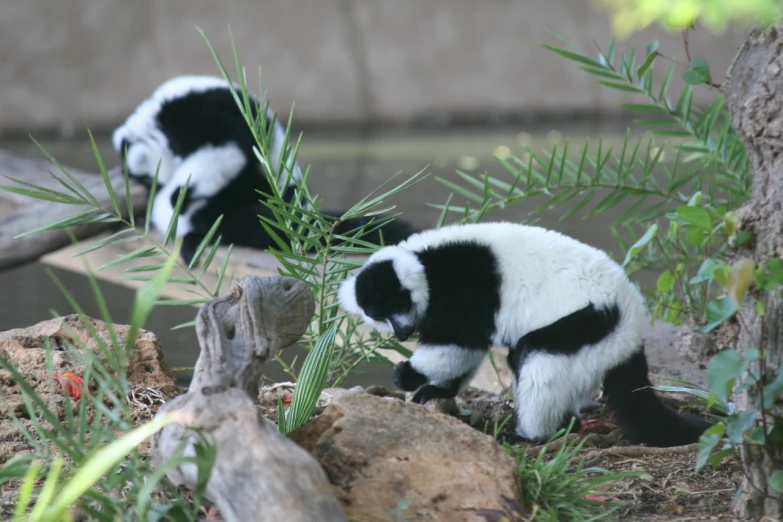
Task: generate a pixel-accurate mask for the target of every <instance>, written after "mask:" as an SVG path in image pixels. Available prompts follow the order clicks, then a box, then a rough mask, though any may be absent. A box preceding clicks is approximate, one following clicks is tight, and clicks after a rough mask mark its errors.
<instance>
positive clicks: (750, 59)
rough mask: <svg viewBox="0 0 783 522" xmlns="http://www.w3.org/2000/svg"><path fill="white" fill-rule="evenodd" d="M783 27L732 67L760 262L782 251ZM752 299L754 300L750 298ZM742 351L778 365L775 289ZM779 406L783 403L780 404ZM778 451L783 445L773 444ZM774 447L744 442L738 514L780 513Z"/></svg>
mask: <svg viewBox="0 0 783 522" xmlns="http://www.w3.org/2000/svg"><path fill="white" fill-rule="evenodd" d="M782 53H783V27H780V26H778V27H772V28H770V29H768V30H759V29H754V30H752V31H751V32H750V34H749V35H748V38H747V40H746V41H745V43H744V44H743V45H742V46H741V47H740V49H739V50H738V52H737V55H736V56H735V58H734V61H733V62H732V65H731V66H730V67H729V72H728V77H729V78H728V80H727V83H726V87H725V91H726V100H727V104H728V108H729V111H730V113H731V120H732V126H733V127H734V129H735V130H736V131H737V133H738V134H739V136H740V137H741V138H742V140H743V141H744V142H745V146H746V148H747V151H748V154H749V157H750V162H751V167H752V169H753V172H754V176H753V190H752V197H751V199H750V201H749V202H748V203H747V204H746V205H745V206H744V207H743V208H741V209H740V210H739V211H738V217H739V221H740V223H739V226H740V228H741V229H743V230H748V231H750V232H752V234H753V238H754V240H753V242H752V243H751V244H750V246H749V247H747V248H745V249H744V251H741V252H739V253H738V255H739V256H740V257H751V258H753V259H754V260H755V261H756V262H757V263H758V262H763V261H765V260H767V259H769V258H770V257H771V256H773V255H774V254H777V255H780V256H783V154H782V153H783V54H782ZM746 301H749V300H746ZM741 317H742V328H741V331H740V334H739V338H738V348H739V350H740V351H747V350H748V349H751V348H756V347H759V346H760V345H762V346H763V347H764V348H765V349H766V364H767V366H768V367H770V368H775V369H777V368H780V367H781V363H782V362H783V299H782V298H781V295H780V293H779V292H771V293H770V295H769V298H768V300H767V302H766V318H765V319H764V320H762V318H761V317H760V316H759V315H758V313H757V312H756V309H755V307H754V306H753V304H746V305H745V306H744V307H743V309H742V310H741ZM756 400H757V397H756V394H755V391H754V390H746V391H744V392H742V393H739V394H737V396H736V403H737V407H738V409H739V410H753V409H755V408H756ZM776 409H777V410H778V411H776V412H775V413H776V414H778V415H779V414H781V413H783V411H781V409H780V408H779V407H778V408H776ZM771 449H772V452H773V453H777V456H780V450H781V449H783V448H771ZM768 457H770V455H769V454H768V452H767V451H766V450H764V449H762V448H759V447H758V446H744V447H743V450H742V459H743V465H744V467H745V470H746V474H747V477H746V478H745V480H744V483H743V490H742V495H741V497H740V499H739V502H738V504H737V507H736V512H735V516H736V517H737V518H738V519H740V520H780V519H781V516H782V515H783V503H781V502H780V501H779V500H776V499H775V498H771V497H770V496H769V495H768V493H771V494H772V495H774V492H770V491H769V489H768V485H767V479H768V477H769V475H770V473H771V472H772V469H771V467H772V466H770V465H768V464H766V465H765V463H764V462H765V461H766V460H767V458H768Z"/></svg>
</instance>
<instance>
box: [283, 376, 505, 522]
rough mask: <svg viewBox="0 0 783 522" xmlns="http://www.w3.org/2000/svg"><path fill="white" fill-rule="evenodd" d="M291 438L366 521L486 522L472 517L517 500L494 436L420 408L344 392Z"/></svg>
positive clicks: (348, 509) (346, 504)
mask: <svg viewBox="0 0 783 522" xmlns="http://www.w3.org/2000/svg"><path fill="white" fill-rule="evenodd" d="M290 436H291V438H292V439H293V440H294V441H296V442H297V443H298V444H300V445H301V446H302V447H304V448H305V449H306V450H308V451H309V452H310V453H311V454H313V456H315V458H316V459H318V461H319V462H320V463H321V466H323V467H324V469H325V470H326V473H327V475H328V476H329V480H330V482H331V483H332V484H333V485H334V487H335V489H336V493H337V497H338V499H339V500H340V502H341V504H342V506H343V508H344V509H345V510H346V512H347V514H348V515H349V517H353V518H355V519H358V520H362V521H363V522H376V521H390V522H396V521H397V520H402V519H405V518H406V517H410V519H411V520H416V521H429V520H431V521H436V520H437V521H443V520H448V521H449V522H460V521H476V522H478V521H482V522H483V521H484V520H485V519H484V518H480V517H478V516H477V515H476V511H478V510H479V509H481V508H491V509H501V503H500V502H501V496H502V495H504V496H506V497H510V498H518V493H517V486H516V482H515V476H516V474H515V472H514V462H513V459H512V458H511V456H510V455H509V454H508V453H507V452H506V451H505V450H504V449H503V448H502V447H501V446H499V445H498V444H497V443H496V442H495V441H494V440H493V439H492V437H490V436H488V435H484V434H483V433H481V432H479V431H477V430H474V429H472V428H471V427H469V426H468V425H466V424H465V423H463V422H461V421H459V420H457V419H455V418H453V417H449V416H447V415H442V414H438V413H432V412H430V411H428V410H427V409H426V408H425V407H423V406H420V405H418V404H412V403H406V402H403V401H401V400H399V399H395V398H381V397H376V396H373V395H370V394H367V393H361V392H348V391H345V392H342V393H339V394H337V395H336V396H335V397H334V398H333V400H332V402H331V403H330V404H329V406H328V407H327V408H326V410H325V411H324V413H323V414H322V415H320V416H319V417H317V418H315V419H313V420H312V421H311V422H310V423H308V424H306V425H305V426H303V427H301V428H299V429H298V430H296V431H294V432H292V433H291V434H290ZM401 502H402V503H403V504H402V506H403V507H404V506H405V504H406V503H407V504H408V506H407V508H405V509H404V510H403V509H398V508H399V507H400V503H401ZM389 509H395V510H396V512H394V514H392V513H390V512H389ZM398 516H399V517H400V518H399V519H398V518H397V517H398Z"/></svg>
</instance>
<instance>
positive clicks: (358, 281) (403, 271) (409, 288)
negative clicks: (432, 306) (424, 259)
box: [338, 246, 429, 341]
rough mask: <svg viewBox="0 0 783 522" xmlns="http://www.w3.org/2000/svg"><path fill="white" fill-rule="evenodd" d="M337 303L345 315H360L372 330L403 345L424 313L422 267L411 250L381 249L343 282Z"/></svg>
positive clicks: (425, 292)
mask: <svg viewBox="0 0 783 522" xmlns="http://www.w3.org/2000/svg"><path fill="white" fill-rule="evenodd" d="M338 299H339V301H340V305H341V306H342V307H343V308H344V309H345V310H346V311H347V312H349V313H352V314H355V315H360V316H361V317H362V319H363V320H364V322H365V323H367V324H369V325H370V326H372V327H373V328H374V329H375V330H377V331H379V332H384V333H393V334H394V336H395V337H396V338H397V339H399V340H400V341H405V340H406V339H408V337H410V336H411V335H413V332H415V331H416V323H417V321H418V320H419V319H420V318H421V316H422V315H423V313H424V311H425V310H426V309H427V302H428V299H429V288H428V285H427V278H426V275H425V273H424V266H423V265H422V264H421V261H419V258H418V257H417V256H416V254H415V253H413V252H411V251H410V250H407V249H405V248H402V247H400V246H389V247H385V248H382V249H380V250H378V251H377V252H375V253H374V254H373V255H372V256H370V258H369V259H368V260H367V263H365V265H364V266H363V267H362V268H361V269H360V270H359V273H358V274H356V275H355V276H353V277H351V278H349V279H347V280H345V282H343V284H342V285H341V286H340V291H339V294H338Z"/></svg>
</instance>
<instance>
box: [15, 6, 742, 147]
mask: <svg viewBox="0 0 783 522" xmlns="http://www.w3.org/2000/svg"><path fill="white" fill-rule="evenodd" d="M229 25H230V27H231V31H232V33H233V36H234V39H235V41H236V44H237V47H238V49H239V52H240V56H241V59H242V61H243V63H244V64H245V66H246V67H247V69H248V71H249V74H250V76H251V78H253V79H254V80H253V81H252V84H251V85H252V86H253V87H254V90H255V89H256V88H257V80H255V78H256V76H257V75H256V71H257V68H258V66H259V65H260V66H261V67H262V71H263V81H264V87H265V89H266V90H267V91H268V93H269V95H270V97H271V99H272V103H273V106H274V108H275V109H277V110H278V111H281V112H283V111H288V110H289V109H290V107H291V104H292V103H293V102H296V107H295V115H296V118H297V121H299V122H319V123H324V122H327V123H328V122H330V121H339V122H346V121H348V122H356V121H362V120H365V121H366V120H386V121H403V122H404V121H408V120H411V119H416V118H423V117H425V118H426V117H430V116H433V115H438V114H448V113H453V114H462V115H476V114H478V115H487V114H493V113H498V114H501V113H505V112H517V113H525V112H530V113H535V112H541V111H563V112H566V113H567V112H570V111H575V110H579V111H597V110H614V109H615V108H616V106H617V102H618V101H620V98H619V95H618V94H617V93H614V92H612V91H610V90H607V89H605V88H601V87H600V86H598V85H597V84H596V83H595V81H594V79H593V78H592V77H590V76H589V75H587V74H586V73H584V72H582V71H580V70H579V68H578V67H577V66H576V65H575V64H573V63H570V62H567V61H566V60H564V59H560V58H558V57H557V56H556V55H554V53H552V52H550V51H547V50H545V49H543V48H541V47H539V46H538V45H537V44H538V43H539V42H547V43H553V44H558V43H559V42H558V40H557V39H556V38H555V37H553V36H552V35H551V34H549V33H548V32H547V28H549V29H552V30H554V31H556V32H557V33H559V34H561V35H563V36H566V37H567V38H569V39H570V40H571V41H573V42H575V43H576V44H577V45H579V46H581V47H582V48H585V49H587V48H590V47H591V46H592V45H593V41H594V40H595V41H596V42H598V43H599V44H600V45H602V46H604V47H605V46H606V45H607V44H608V42H609V39H610V25H609V17H608V14H607V13H606V12H603V11H598V10H596V9H595V8H594V7H593V2H591V1H586V0H227V1H223V2H218V1H216V0H211V1H210V0H134V1H128V0H23V1H22V0H4V1H2V2H0V132H4V131H5V132H12V131H25V132H26V131H29V130H31V129H42V128H58V127H60V128H65V129H67V128H74V127H75V128H83V127H84V126H85V125H90V126H92V127H93V128H96V127H105V126H109V125H113V124H115V123H117V122H118V121H120V120H122V119H123V118H124V117H125V116H126V115H127V113H128V112H129V111H130V110H132V109H133V107H135V105H136V104H137V103H138V102H139V101H140V100H141V99H143V98H144V97H145V96H147V95H148V94H149V93H150V92H151V91H152V89H153V88H154V87H155V86H156V85H158V84H159V83H160V82H162V81H163V80H165V79H167V78H169V77H171V76H173V75H176V74H184V73H202V74H219V72H218V69H217V67H216V65H215V62H214V60H213V58H212V56H211V55H210V52H209V50H208V48H207V46H206V43H205V42H204V40H203V39H202V38H201V36H200V35H199V34H198V32H197V31H196V27H197V26H199V27H201V28H202V29H203V30H204V31H205V32H206V35H207V37H208V38H209V39H210V40H211V42H212V43H213V44H214V45H215V46H216V49H217V51H218V53H219V54H220V56H221V57H222V59H223V60H224V61H225V62H226V63H227V65H229V70H232V71H233V59H232V56H231V50H230V43H229V33H228V26H229ZM655 38H658V39H660V40H661V51H662V52H664V53H665V54H668V55H671V56H675V57H677V58H679V59H682V60H684V51H683V46H682V41H681V38H680V35H679V34H678V33H675V34H664V33H663V32H662V31H659V30H658V29H657V28H656V29H652V30H648V31H645V32H644V33H641V34H638V35H636V36H635V37H634V38H633V39H632V40H631V42H632V43H635V44H637V45H640V50H643V49H644V46H645V45H646V44H647V43H648V42H649V41H651V40H653V39H655ZM741 40H742V33H738V32H735V33H730V34H726V35H723V36H720V37H716V36H713V35H711V34H709V33H707V32H706V31H705V30H702V31H698V32H696V33H695V34H694V35H693V37H692V39H691V52H692V53H693V54H694V55H697V54H698V55H702V56H704V57H706V58H707V60H708V61H709V63H710V64H711V65H712V67H713V75H714V76H715V77H716V78H717V79H720V78H722V77H723V75H724V73H725V71H726V67H727V66H728V63H729V61H730V60H731V58H732V56H733V55H734V51H735V49H736V47H737V45H738V44H739V43H740V41H741ZM659 69H663V67H659ZM680 77H681V74H680V73H679V72H678V74H677V78H678V82H679V78H680ZM713 96H714V93H710V92H708V91H707V89H706V88H705V89H698V92H697V95H696V100H697V101H698V102H704V101H705V100H707V101H708V100H710V99H711V98H712V97H713Z"/></svg>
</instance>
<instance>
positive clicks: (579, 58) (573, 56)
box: [541, 44, 605, 69]
mask: <svg viewBox="0 0 783 522" xmlns="http://www.w3.org/2000/svg"><path fill="white" fill-rule="evenodd" d="M541 47H543V48H544V49H549V50H550V51H554V52H556V53H557V54H559V55H560V56H562V57H563V58H567V59H569V60H571V61H574V62H577V63H581V64H584V65H588V66H590V67H595V68H597V69H603V68H605V67H604V66H603V65H602V64H601V63H600V62H597V61H596V60H594V59H592V58H589V57H587V56H585V55H582V54H577V53H573V52H571V51H566V50H565V49H561V48H559V47H554V46H552V45H547V44H541Z"/></svg>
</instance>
